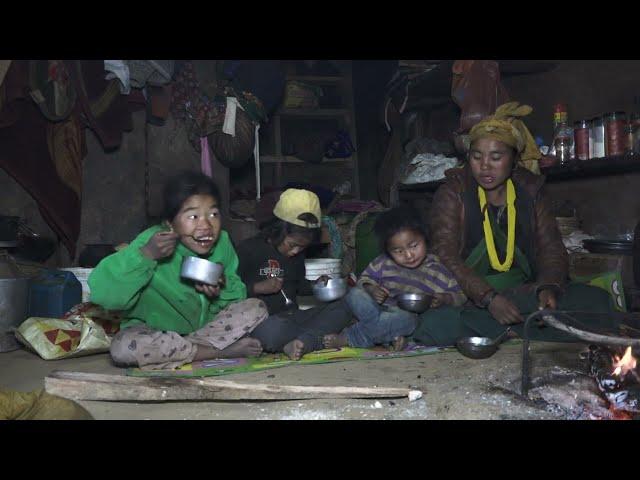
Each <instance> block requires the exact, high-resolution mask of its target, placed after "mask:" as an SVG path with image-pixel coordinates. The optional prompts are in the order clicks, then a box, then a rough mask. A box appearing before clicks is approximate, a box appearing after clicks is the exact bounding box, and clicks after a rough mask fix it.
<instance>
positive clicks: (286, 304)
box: [269, 273, 295, 308]
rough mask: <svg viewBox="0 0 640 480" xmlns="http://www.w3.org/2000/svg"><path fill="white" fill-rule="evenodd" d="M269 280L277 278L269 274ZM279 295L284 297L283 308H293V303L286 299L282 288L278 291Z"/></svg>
mask: <svg viewBox="0 0 640 480" xmlns="http://www.w3.org/2000/svg"><path fill="white" fill-rule="evenodd" d="M269 278H278V276H277V275H274V274H273V273H270V274H269ZM280 293H281V294H282V296H283V297H284V308H291V307H292V306H295V302H293V301H292V300H291V299H290V298H289V297H287V294H286V293H284V290H283V289H282V288H281V289H280Z"/></svg>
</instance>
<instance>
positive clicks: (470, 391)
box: [0, 341, 586, 420]
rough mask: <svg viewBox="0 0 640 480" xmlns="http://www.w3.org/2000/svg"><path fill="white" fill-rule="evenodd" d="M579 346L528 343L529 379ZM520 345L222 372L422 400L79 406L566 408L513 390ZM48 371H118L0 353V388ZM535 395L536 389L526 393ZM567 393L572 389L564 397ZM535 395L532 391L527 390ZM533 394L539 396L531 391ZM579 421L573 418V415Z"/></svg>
mask: <svg viewBox="0 0 640 480" xmlns="http://www.w3.org/2000/svg"><path fill="white" fill-rule="evenodd" d="M584 350H585V346H584V345H581V344H558V343H535V344H533V346H532V360H533V368H532V379H533V381H534V385H536V384H540V381H541V379H542V378H548V377H549V375H552V374H554V372H555V373H558V372H561V373H562V372H564V373H567V372H568V373H570V374H571V375H573V377H571V378H573V380H572V385H574V384H575V378H586V377H583V376H582V375H581V373H580V372H583V371H584V370H585V369H584V366H583V365H582V364H581V361H580V358H579V353H580V352H581V351H584ZM520 355H521V344H520V343H519V342H517V341H510V342H507V343H505V344H503V345H502V346H501V348H500V350H499V351H498V353H496V354H495V355H494V356H493V357H491V358H488V359H485V360H471V359H468V358H465V357H463V356H461V355H460V354H459V353H458V352H455V351H451V352H443V353H437V354H433V355H425V356H419V357H411V358H397V359H386V360H368V361H353V362H339V363H331V364H321V365H306V366H287V367H282V368H277V369H272V370H267V371H263V372H256V373H242V374H235V375H226V376H224V377H219V378H224V379H225V380H235V381H239V382H243V383H245V382H246V383H250V382H256V383H271V384H289V385H350V386H363V387H368V386H373V385H377V386H384V387H410V388H414V389H419V390H421V391H422V392H423V393H424V396H423V398H422V399H419V400H416V401H414V402H409V400H408V399H406V398H404V399H381V400H378V401H376V400H371V399H370V400H294V401H282V402H252V403H250V402H190V403H186V402H167V403H144V404H143V403H138V404H136V403H124V402H123V403H120V402H93V401H84V402H79V403H81V404H82V405H83V406H84V407H85V408H87V410H89V412H91V414H92V415H93V416H94V417H95V418H96V419H202V420H205V419H207V420H208V419H286V420H302V419H304V420H306V419H317V420H325V419H326V420H333V419H357V420H369V419H376V420H382V419H386V420H405V419H406V420H410V419H484V420H496V419H514V420H515V419H523V420H524V419H558V418H570V417H567V415H566V411H563V410H562V409H558V408H551V407H550V405H549V404H547V403H546V402H543V401H540V400H538V401H532V400H525V399H523V398H522V397H520V396H519V395H518V394H517V392H518V391H519V388H520ZM53 370H73V371H81V372H91V373H109V374H123V371H122V370H121V369H118V368H116V367H114V366H113V365H112V364H111V362H110V359H109V356H108V354H100V355H93V356H88V357H80V358H76V359H69V360H58V361H44V360H42V359H40V358H39V357H37V356H36V355H34V354H32V353H29V352H27V351H25V350H18V351H14V352H9V353H0V388H4V389H12V390H19V391H32V390H35V389H38V388H43V386H44V377H45V376H46V375H47V374H48V373H49V372H51V371H53ZM533 393H534V394H535V391H534V392H533ZM569 396H572V398H573V397H574V396H575V395H573V394H571V395H569ZM532 397H534V398H535V397H536V395H532ZM538 397H539V395H538ZM574 418H579V417H574Z"/></svg>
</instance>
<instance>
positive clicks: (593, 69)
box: [503, 60, 640, 235]
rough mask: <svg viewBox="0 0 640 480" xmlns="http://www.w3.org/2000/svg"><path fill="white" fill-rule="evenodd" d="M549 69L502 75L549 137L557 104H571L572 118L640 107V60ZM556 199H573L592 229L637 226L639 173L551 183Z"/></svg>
mask: <svg viewBox="0 0 640 480" xmlns="http://www.w3.org/2000/svg"><path fill="white" fill-rule="evenodd" d="M557 63H558V67H557V68H556V69H555V70H553V71H551V72H547V73H542V74H534V75H526V76H516V77H510V78H505V79H504V80H503V82H504V85H505V87H506V88H507V90H508V92H509V94H510V97H511V99H513V100H518V101H519V102H521V103H526V104H528V105H531V106H532V107H533V109H534V111H533V112H532V114H531V115H529V117H527V120H526V122H527V125H528V126H529V128H530V129H531V131H532V133H533V134H534V135H540V136H542V137H543V138H544V139H545V141H547V142H550V139H551V135H552V121H553V105H554V104H555V103H559V102H563V103H566V104H567V105H568V110H569V119H570V121H575V120H580V119H584V118H592V117H595V116H598V115H602V114H603V113H607V112H612V111H617V110H622V111H625V112H627V114H628V115H629V114H631V113H632V112H634V111H637V109H638V108H640V105H636V104H635V102H634V100H635V97H639V96H640V61H638V60H579V61H578V60H563V61H557ZM548 188H549V191H550V192H551V195H552V197H553V199H554V200H555V201H556V203H557V204H563V203H566V202H571V203H572V204H573V205H575V207H576V209H577V213H578V216H579V217H580V218H581V219H582V220H583V229H584V230H586V231H588V232H590V233H597V234H602V235H604V234H616V233H624V232H626V231H629V230H633V227H634V226H635V224H636V223H637V221H638V220H639V219H640V195H639V194H638V192H639V191H640V174H635V173H634V174H627V175H619V176H606V177H601V178H588V179H576V180H570V181H567V182H562V183H553V184H549V185H548Z"/></svg>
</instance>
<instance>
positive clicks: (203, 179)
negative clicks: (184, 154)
mask: <svg viewBox="0 0 640 480" xmlns="http://www.w3.org/2000/svg"><path fill="white" fill-rule="evenodd" d="M192 195H210V196H212V197H213V198H214V199H215V201H216V202H218V207H220V190H219V189H218V187H217V185H216V184H215V183H213V180H211V178H209V177H207V176H206V175H205V174H203V173H199V172H194V171H184V172H181V173H179V174H177V175H176V176H174V177H172V178H171V179H169V181H168V182H167V183H166V184H165V186H164V190H163V192H162V196H163V199H164V210H163V218H164V219H166V220H169V221H173V219H174V218H175V217H176V215H177V214H178V212H179V211H180V208H182V204H183V203H184V202H185V200H186V199H187V198H189V197H191V196H192Z"/></svg>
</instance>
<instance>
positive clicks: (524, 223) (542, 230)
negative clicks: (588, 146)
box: [414, 102, 613, 345]
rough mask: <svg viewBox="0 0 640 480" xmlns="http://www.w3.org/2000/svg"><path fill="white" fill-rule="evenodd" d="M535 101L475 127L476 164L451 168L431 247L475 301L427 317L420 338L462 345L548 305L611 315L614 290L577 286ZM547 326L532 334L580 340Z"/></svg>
mask: <svg viewBox="0 0 640 480" xmlns="http://www.w3.org/2000/svg"><path fill="white" fill-rule="evenodd" d="M531 110H532V109H531V107H530V106H528V105H520V104H518V102H509V103H505V104H504V105H501V106H500V107H498V108H497V110H496V112H495V114H494V115H492V116H489V117H487V118H485V119H483V120H482V121H480V122H479V123H478V124H476V125H475V126H474V127H473V128H472V129H471V131H470V134H469V137H470V148H469V154H468V161H467V163H466V164H465V165H464V166H463V167H462V168H458V169H452V170H449V171H447V172H446V176H447V181H446V183H445V184H444V185H442V186H441V187H440V188H439V189H438V191H437V192H436V194H435V197H434V200H433V204H432V206H431V211H430V230H431V247H432V251H433V253H435V254H436V255H438V256H439V257H440V260H441V261H442V263H443V264H444V265H445V266H446V267H447V268H448V269H449V270H450V271H451V272H452V273H453V274H454V276H455V277H456V280H457V281H458V283H459V284H460V286H461V287H462V289H463V290H464V293H465V294H466V295H467V297H468V298H469V299H470V304H469V305H467V306H465V307H464V308H454V307H444V308H441V309H437V310H432V311H429V312H427V313H426V314H424V315H423V316H422V318H421V322H420V324H419V326H418V328H417V330H416V332H415V333H414V338H415V339H416V341H419V342H421V343H424V344H428V345H453V344H454V343H455V342H456V340H457V339H458V338H460V337H465V336H478V335H480V336H496V335H498V334H500V333H502V332H503V331H504V330H505V329H506V327H507V326H511V327H512V331H514V332H516V333H519V334H522V327H523V325H522V322H523V319H524V318H525V317H526V315H527V314H529V313H531V312H533V311H535V310H537V309H538V308H551V309H556V308H560V309H563V310H589V311H592V312H603V313H604V312H610V311H611V310H612V306H613V305H612V302H611V300H610V297H609V296H608V294H607V292H605V291H604V290H600V289H598V288H594V287H589V286H586V285H577V284H568V283H567V280H568V270H569V262H568V255H567V252H566V249H565V247H564V245H563V243H562V239H561V236H560V232H559V230H558V226H557V224H556V220H555V217H554V216H553V214H552V212H551V206H550V201H549V198H548V196H547V194H546V193H545V189H544V177H542V176H540V175H537V173H539V168H538V159H539V158H540V153H539V151H538V148H537V147H536V144H535V141H534V139H533V137H532V136H531V133H530V132H529V130H528V129H527V127H526V126H525V124H524V123H523V122H522V120H520V118H521V117H524V116H526V115H528V114H529V113H530V112H531ZM551 330H552V329H549V328H547V329H544V333H541V332H542V330H540V331H537V332H534V334H533V335H532V338H544V339H546V340H570V338H569V337H568V336H567V335H565V334H562V333H561V332H557V331H551Z"/></svg>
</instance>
